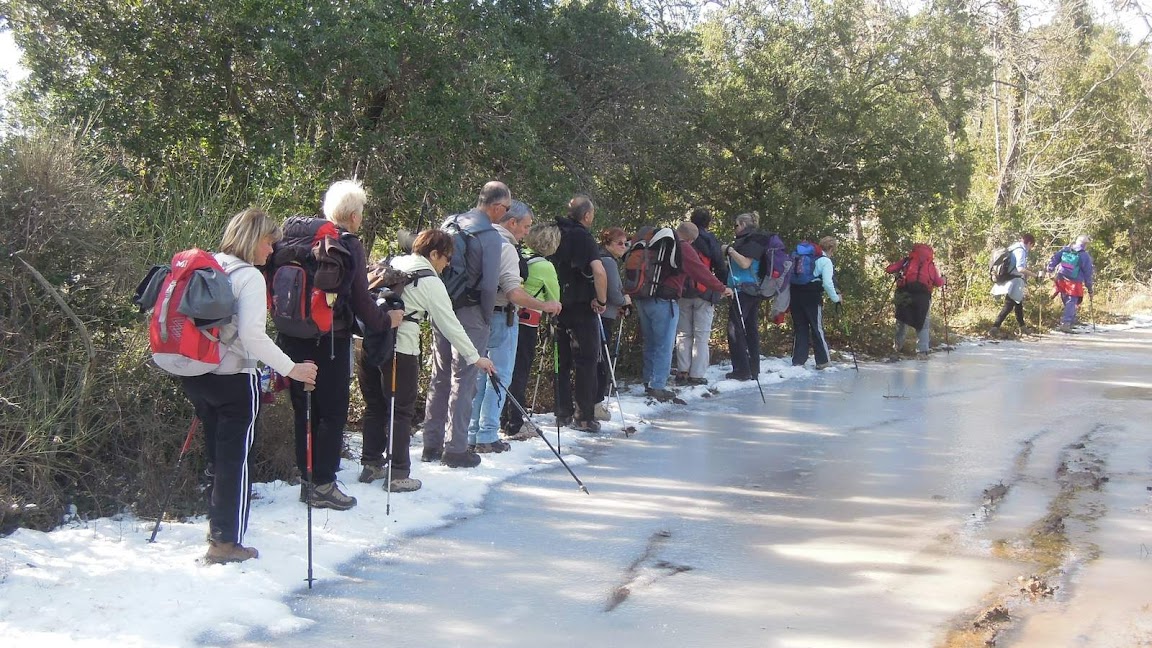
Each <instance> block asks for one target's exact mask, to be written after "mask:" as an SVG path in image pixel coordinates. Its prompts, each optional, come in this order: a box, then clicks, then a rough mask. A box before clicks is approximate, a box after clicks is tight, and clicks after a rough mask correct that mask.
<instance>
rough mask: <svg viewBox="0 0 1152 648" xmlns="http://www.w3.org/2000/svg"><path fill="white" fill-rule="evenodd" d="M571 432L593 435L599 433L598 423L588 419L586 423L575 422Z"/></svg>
mask: <svg viewBox="0 0 1152 648" xmlns="http://www.w3.org/2000/svg"><path fill="white" fill-rule="evenodd" d="M572 429H573V430H579V431H581V432H587V433H589V434H595V433H596V432H599V431H600V421H597V420H596V419H589V420H587V421H576V422H575V423H573V424H572Z"/></svg>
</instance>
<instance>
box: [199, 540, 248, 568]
mask: <svg viewBox="0 0 1152 648" xmlns="http://www.w3.org/2000/svg"><path fill="white" fill-rule="evenodd" d="M259 557H260V552H259V551H256V549H255V548H253V547H245V546H244V545H241V544H238V543H235V542H218V541H216V540H209V541H208V553H206V554H204V562H206V563H208V564H210V565H223V564H225V563H238V562H244V561H245V560H248V559H250V558H259Z"/></svg>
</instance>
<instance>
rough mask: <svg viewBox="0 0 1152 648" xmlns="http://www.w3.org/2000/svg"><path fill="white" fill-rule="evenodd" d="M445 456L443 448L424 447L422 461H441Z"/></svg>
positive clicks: (421, 454)
mask: <svg viewBox="0 0 1152 648" xmlns="http://www.w3.org/2000/svg"><path fill="white" fill-rule="evenodd" d="M443 456H444V449H443V448H424V451H423V452H421V453H420V461H423V462H424V463H429V462H432V461H440V458H441V457H443Z"/></svg>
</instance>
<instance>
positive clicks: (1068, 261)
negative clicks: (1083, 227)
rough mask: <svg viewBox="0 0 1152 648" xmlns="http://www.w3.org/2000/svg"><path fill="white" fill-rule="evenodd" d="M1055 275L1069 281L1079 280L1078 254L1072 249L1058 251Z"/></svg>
mask: <svg viewBox="0 0 1152 648" xmlns="http://www.w3.org/2000/svg"><path fill="white" fill-rule="evenodd" d="M1057 273H1058V274H1059V275H1060V276H1061V277H1064V278H1065V279H1069V280H1071V281H1077V280H1079V279H1080V253H1079V252H1077V251H1076V250H1073V249H1072V248H1064V249H1063V250H1061V251H1060V265H1059V267H1058V269H1057Z"/></svg>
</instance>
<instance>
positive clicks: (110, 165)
mask: <svg viewBox="0 0 1152 648" xmlns="http://www.w3.org/2000/svg"><path fill="white" fill-rule="evenodd" d="M1045 8H1046V9H1049V10H1051V16H1050V18H1049V19H1047V20H1043V21H1037V20H1035V19H1033V17H1031V16H1029V15H1027V13H1026V11H1027V9H1026V8H1022V7H1021V6H1019V5H1018V3H1017V1H1016V0H995V1H994V2H991V3H977V2H972V1H971V0H933V1H929V2H927V3H923V6H922V7H920V8H919V10H918V11H915V12H912V11H910V10H909V9H907V8H906V7H905V6H904V3H898V2H894V1H890V0H863V1H860V0H737V1H735V2H726V3H721V4H713V3H698V2H693V1H692V0H616V1H614V0H494V1H492V2H484V3H472V2H460V1H456V0H446V1H443V2H419V3H413V2H404V1H401V0H354V1H353V0H333V1H325V2H311V1H309V0H133V1H129V2H106V1H105V0H0V29H10V30H12V32H13V33H14V35H15V37H16V40H17V42H18V44H19V45H20V46H21V47H22V48H23V51H24V53H25V59H24V64H25V65H26V66H27V67H28V68H29V69H30V71H31V74H30V76H29V77H28V78H27V79H26V80H25V81H24V82H23V83H22V84H21V85H20V87H19V89H18V93H17V94H16V95H15V96H14V97H13V98H12V103H11V105H9V106H5V107H3V109H2V110H0V119H7V120H9V123H8V124H7V128H5V129H0V132H8V133H11V134H10V135H9V136H8V137H7V139H6V140H5V141H4V142H3V144H2V146H0V174H2V175H0V249H2V250H3V251H4V255H5V257H7V258H8V259H9V261H8V262H5V263H4V264H3V265H0V286H3V291H4V301H3V303H0V327H2V328H0V332H2V333H3V337H0V411H3V412H4V417H3V422H2V423H0V443H2V445H0V500H2V502H3V503H4V504H5V506H4V507H3V509H2V512H0V527H2V526H5V525H10V524H12V523H13V520H16V521H17V522H19V521H20V520H23V521H24V522H25V523H31V524H38V525H43V524H45V520H48V521H51V520H54V519H56V517H55V516H56V515H57V514H58V511H59V508H60V507H61V506H62V505H63V503H64V502H65V501H66V500H67V499H69V498H70V497H73V494H74V493H78V492H93V491H99V492H100V493H102V494H103V495H104V496H106V497H108V498H110V499H111V500H112V501H114V502H119V503H120V505H127V504H129V503H136V504H139V503H140V501H141V499H142V498H141V495H140V493H141V492H149V493H150V492H151V491H150V487H146V486H141V484H139V483H137V481H138V480H134V479H132V478H130V477H123V476H121V477H119V478H117V479H108V478H106V475H105V476H103V477H99V478H97V477H93V475H94V471H95V470H96V469H95V468H93V465H98V464H99V463H100V460H102V459H103V458H104V457H107V456H109V455H110V454H111V455H114V456H116V457H121V458H122V457H127V456H135V453H133V452H125V451H124V447H123V445H122V444H124V443H130V444H132V445H133V446H134V447H135V448H136V449H141V448H143V449H144V450H147V449H148V447H150V444H152V441H151V440H150V439H149V438H148V437H146V436H143V435H140V432H139V430H140V428H141V427H153V428H159V429H162V430H164V431H165V432H167V431H172V432H173V433H174V434H177V435H178V434H180V431H179V428H180V427H181V426H180V425H179V424H175V423H172V422H171V421H172V420H175V419H178V416H173V414H177V415H184V414H186V413H187V412H186V410H185V409H183V408H185V407H186V406H185V405H183V404H182V403H181V402H180V400H181V399H178V398H171V396H172V395H173V394H174V393H175V390H174V389H173V387H172V385H171V383H170V382H169V381H164V380H149V379H148V378H147V377H143V376H144V374H142V372H146V369H144V368H143V359H144V354H143V351H142V349H141V348H140V343H139V339H140V324H139V322H138V321H137V320H136V319H134V318H133V316H132V314H131V312H130V311H129V310H128V309H127V308H126V306H125V301H126V300H125V299H123V296H124V294H125V292H126V291H127V290H129V289H130V287H131V285H130V284H131V282H132V281H133V280H134V279H135V278H137V275H139V274H140V273H141V271H142V269H143V268H145V267H146V266H147V265H148V264H149V263H152V262H155V261H157V260H161V259H164V258H166V257H167V256H168V255H170V254H171V253H172V252H173V251H175V250H178V249H181V248H185V247H189V246H190V245H193V244H198V245H202V246H211V245H212V244H213V243H215V241H216V240H217V237H218V236H219V230H220V226H221V224H222V223H223V222H224V220H225V219H227V217H228V216H229V215H230V214H231V213H234V212H235V211H237V210H238V209H239V208H241V207H243V206H245V205H247V204H259V205H261V206H264V207H267V208H270V209H272V210H274V212H276V213H281V214H283V215H285V216H287V215H289V214H291V213H310V212H315V211H316V210H317V206H318V202H319V198H320V195H321V192H322V191H323V189H324V188H325V187H326V186H327V185H328V184H329V183H330V182H331V181H332V180H335V179H339V178H344V177H351V176H355V177H359V178H362V179H363V180H364V181H365V182H366V184H367V185H368V187H369V188H370V190H371V197H372V202H371V205H370V212H369V214H368V215H367V219H366V230H365V237H366V238H367V239H368V240H369V243H372V242H373V241H375V242H376V243H377V246H378V249H383V248H384V247H387V245H388V244H389V243H390V242H391V241H392V240H393V236H392V235H393V234H394V232H395V230H396V229H397V228H399V227H401V226H404V225H407V226H413V225H415V224H416V220H417V219H418V214H419V213H420V211H421V205H422V204H425V203H427V204H428V205H429V206H430V207H431V209H430V210H429V211H431V214H429V215H428V216H427V217H426V218H428V219H432V218H436V217H438V216H442V215H444V214H448V213H453V212H457V211H461V210H463V209H464V208H466V207H467V206H469V204H470V203H471V202H472V201H473V200H474V197H475V193H476V191H477V189H478V188H479V187H480V185H481V184H482V183H483V182H484V181H485V180H488V179H491V178H499V179H502V180H504V181H506V182H507V183H508V184H509V185H510V186H511V187H512V189H513V192H514V193H515V194H516V195H517V196H518V197H521V198H523V199H525V200H526V201H527V202H529V203H530V204H532V205H533V206H534V207H535V208H536V210H537V212H538V213H539V214H541V215H547V216H550V215H554V214H557V213H559V212H560V211H561V210H562V209H563V205H564V204H565V203H566V201H567V200H568V198H569V197H570V196H571V195H572V194H573V193H575V192H586V193H589V194H591V195H592V196H593V197H594V198H595V199H596V201H597V204H598V206H599V211H598V214H599V217H598V223H597V225H605V226H606V225H609V224H615V225H621V226H623V227H625V228H626V229H629V230H631V229H634V228H635V227H636V226H638V225H640V224H642V223H647V222H653V221H663V222H671V221H675V220H678V219H679V218H680V217H681V215H682V214H683V213H684V212H685V210H686V209H688V208H689V207H691V206H695V205H706V206H711V207H712V208H713V209H714V210H715V212H716V214H717V215H718V216H719V219H718V221H717V227H716V229H717V230H718V231H719V233H720V235H721V237H722V238H726V237H729V236H730V235H731V222H732V218H731V217H732V216H735V215H736V214H738V213H741V212H744V211H753V210H754V211H757V212H759V213H760V215H761V217H762V218H761V222H762V225H763V226H764V227H766V228H768V229H772V230H775V231H779V232H780V233H781V234H782V235H783V237H784V238H785V239H786V240H789V241H796V240H799V239H801V238H816V237H818V236H822V235H825V234H836V235H839V236H841V237H843V238H844V239H845V240H846V241H847V244H846V245H845V246H844V247H843V248H842V252H841V256H840V259H839V261H838V264H839V266H840V268H839V270H840V272H839V275H838V276H839V277H840V281H841V282H842V284H843V286H842V287H843V288H844V289H845V292H846V294H847V295H848V304H849V314H848V315H847V316H846V319H845V321H844V322H842V323H841V324H842V325H837V326H836V327H835V328H836V330H835V332H834V333H835V334H836V335H837V336H841V337H843V336H847V337H848V338H850V339H851V341H852V342H853V343H854V344H856V345H857V347H859V348H864V349H868V348H870V347H878V346H881V345H882V344H884V339H885V338H886V336H887V331H888V329H887V328H886V326H887V323H886V319H885V318H886V315H887V307H886V303H887V300H888V298H889V290H890V282H889V281H888V280H887V279H886V278H884V277H883V276H881V275H880V274H879V272H878V268H879V267H881V266H882V263H881V262H882V261H886V260H890V259H893V258H897V257H898V256H899V255H901V254H902V253H903V251H905V250H906V249H907V247H908V246H909V245H910V243H911V242H912V241H914V240H923V241H927V242H929V243H931V244H933V245H934V246H935V247H936V249H937V255H938V259H939V262H940V263H941V265H942V268H943V270H944V271H945V273H946V274H948V275H949V277H950V279H951V286H952V288H951V289H950V293H951V295H952V296H951V297H950V299H952V307H953V308H954V309H955V308H956V307H957V306H962V307H963V311H964V312H963V313H959V312H956V311H954V313H953V316H954V318H955V317H956V316H957V315H959V316H961V317H962V318H964V319H965V321H971V322H974V323H978V322H981V321H986V317H987V311H988V309H989V308H990V302H989V301H988V299H987V287H988V284H987V281H986V279H985V278H984V272H983V268H984V266H985V264H986V260H987V256H988V251H989V250H990V249H991V248H992V247H993V246H995V245H998V244H1004V243H1006V242H1008V241H1009V240H1010V239H1011V238H1013V237H1014V236H1015V235H1016V234H1018V233H1019V232H1021V231H1025V230H1027V231H1032V232H1033V233H1035V234H1036V237H1037V239H1038V241H1039V243H1040V246H1039V247H1038V249H1037V253H1038V255H1039V256H1041V257H1044V256H1046V255H1047V254H1049V253H1051V251H1052V250H1054V249H1055V247H1056V246H1058V245H1060V244H1062V243H1063V242H1065V241H1067V240H1068V239H1069V238H1070V237H1072V236H1074V235H1076V234H1078V233H1081V232H1086V233H1088V234H1091V235H1093V236H1094V237H1095V239H1096V242H1095V244H1094V248H1093V249H1094V250H1095V253H1096V256H1097V260H1098V262H1099V264H1100V265H1101V267H1102V269H1103V272H1104V277H1105V278H1107V279H1111V280H1117V281H1119V280H1126V281H1137V282H1143V283H1146V282H1147V281H1148V279H1149V272H1150V271H1152V250H1150V246H1149V243H1150V242H1152V67H1150V65H1149V59H1148V43H1147V42H1140V43H1132V42H1131V41H1130V40H1129V39H1128V37H1127V36H1126V35H1125V34H1123V33H1122V32H1119V31H1117V29H1115V28H1113V27H1111V26H1109V25H1106V24H1104V23H1103V22H1101V21H1099V20H1098V18H1097V17H1095V16H1093V15H1092V14H1091V13H1090V11H1089V9H1088V8H1087V5H1086V3H1085V2H1083V1H1082V0H1052V1H1051V2H1050V3H1049V6H1047V7H1045ZM428 222H429V220H426V221H425V224H428ZM16 251H20V254H19V255H16V256H9V255H10V253H12V252H16ZM1038 316H1039V315H1038ZM982 318H983V319H982ZM722 326H723V323H722V322H718V325H717V328H718V329H720V330H722ZM781 336H782V334H780V333H779V332H776V330H775V329H773V332H770V333H769V334H768V335H767V336H766V338H765V339H766V340H767V341H766V349H765V350H766V351H772V350H773V347H774V345H776V344H777V343H778V340H779V338H780V337H781ZM844 341H845V342H847V341H848V340H846V339H845V340H844ZM49 351H50V352H49ZM629 364H630V363H629V362H627V360H625V362H624V363H623V366H624V367H625V368H627V367H628V366H629ZM109 412H114V413H109ZM126 429H127V430H128V431H127V432H126V431H125V430H126ZM110 431H116V432H117V434H114V435H110V434H108V433H109V432H110ZM110 438H115V441H111V440H109V439H110ZM163 440H164V441H165V443H166V444H167V445H165V447H167V446H168V445H171V443H169V442H170V441H171V438H170V435H168V436H165V437H163ZM118 444H120V445H118ZM146 446H147V447H146ZM164 452H165V451H159V450H157V451H155V452H153V455H155V456H156V457H158V458H159V461H160V463H163V461H167V459H168V457H167V456H166V455H165V454H164ZM169 452H170V451H169ZM150 456H151V455H150ZM43 457H52V461H53V462H54V463H53V464H52V469H51V470H45V469H44V464H42V463H37V462H38V461H39V460H40V458H43ZM94 457H95V458H98V459H99V460H97V461H93V459H92V458H94ZM61 466H63V467H64V469H63V470H61V469H59V468H60V467H61ZM118 470H120V472H121V473H130V472H132V471H131V470H130V469H128V468H124V467H123V466H122V465H121V466H120V467H119V468H118ZM153 481H155V480H154V479H153ZM144 499H147V498H144ZM33 505H35V506H36V507H39V508H36V507H34V506H33ZM30 507H31V508H30ZM145 508H147V507H146V506H145ZM37 510H39V511H43V512H44V513H43V514H42V516H41V517H40V518H37V517H36V516H35V515H33V516H31V517H29V514H27V511H37ZM14 512H16V513H14ZM49 523H50V522H49Z"/></svg>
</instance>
